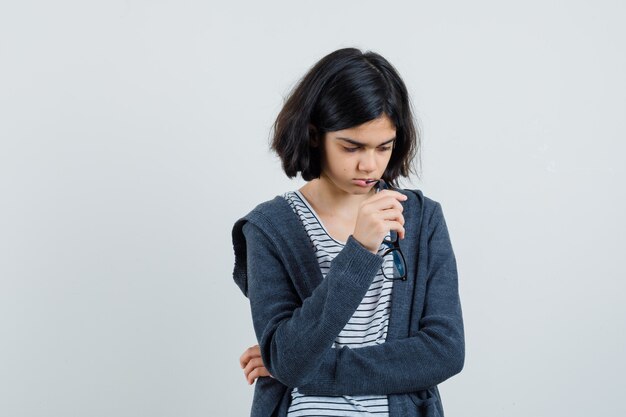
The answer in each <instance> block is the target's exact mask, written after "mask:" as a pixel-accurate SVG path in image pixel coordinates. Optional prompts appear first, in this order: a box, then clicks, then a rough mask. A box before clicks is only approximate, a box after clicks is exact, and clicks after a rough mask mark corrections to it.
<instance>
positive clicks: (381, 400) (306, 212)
mask: <svg viewBox="0 0 626 417" xmlns="http://www.w3.org/2000/svg"><path fill="white" fill-rule="evenodd" d="M283 197H284V198H285V199H286V200H287V202H289V205H291V208H292V209H293V211H294V212H295V213H296V214H297V215H298V217H299V218H300V220H301V221H302V224H303V225H304V228H305V229H306V232H307V234H308V235H309V238H310V239H311V243H312V244H313V247H314V249H315V255H316V256H317V261H318V263H319V266H320V269H321V271H322V275H323V276H324V277H326V273H327V272H328V270H329V269H330V263H331V261H332V260H333V259H334V258H335V256H336V255H337V254H338V253H339V252H341V250H342V249H343V247H344V245H345V242H339V241H337V240H335V239H333V238H332V237H331V236H330V234H329V233H328V232H327V230H326V228H325V227H324V225H323V224H322V222H321V220H320V218H319V216H317V214H316V213H315V211H314V210H313V208H312V207H311V205H310V204H309V202H308V201H307V200H306V199H305V198H304V196H303V195H302V193H300V192H299V191H291V192H288V193H285V194H284V195H283ZM385 249H386V248H385V247H384V246H383V245H381V248H380V252H382V251H384V250H385ZM380 252H379V253H380ZM383 268H387V269H386V271H388V272H389V273H390V274H391V273H393V258H392V256H391V255H388V256H387V257H386V258H385V260H384V262H383ZM392 283H393V281H391V280H386V279H384V277H383V274H382V269H381V270H380V271H379V272H378V275H376V278H374V281H373V282H372V285H371V286H370V288H369V290H368V291H367V293H366V294H365V297H363V300H362V301H361V304H360V305H359V307H358V308H357V309H356V311H355V312H354V313H353V315H352V317H351V318H350V320H349V321H348V323H347V324H346V325H345V327H344V328H343V329H342V330H341V332H340V333H339V335H338V336H337V338H336V339H335V342H334V343H333V347H334V348H342V347H344V346H347V347H349V348H351V349H356V348H360V347H364V346H371V345H375V344H380V343H384V342H385V338H386V337H387V328H388V324H389V315H390V313H391V289H392ZM287 414H288V416H289V417H305V416H309V417H313V416H316V417H317V416H352V417H354V416H360V417H363V416H374V415H375V416H379V417H388V416H389V408H388V401H387V396H386V395H367V396H363V395H359V396H350V395H343V396H336V397H329V396H313V395H303V394H300V393H299V392H298V388H294V389H293V390H292V392H291V404H290V406H289V411H288V413H287Z"/></svg>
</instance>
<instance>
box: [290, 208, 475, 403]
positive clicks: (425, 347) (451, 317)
mask: <svg viewBox="0 0 626 417" xmlns="http://www.w3.org/2000/svg"><path fill="white" fill-rule="evenodd" d="M430 224H431V226H429V229H428V230H431V232H430V236H429V239H428V252H429V256H428V264H427V284H426V285H427V287H426V295H425V297H426V298H425V304H424V311H423V315H422V318H421V320H420V322H419V331H418V332H416V334H413V335H411V337H408V338H406V339H401V340H393V341H389V342H386V343H383V344H380V345H375V346H368V347H363V348H359V349H348V348H343V349H329V350H327V351H326V352H325V354H324V356H323V358H322V363H321V366H320V368H319V369H318V375H317V377H316V378H315V380H313V381H311V382H310V383H308V384H306V385H304V386H301V387H299V388H298V390H299V391H300V392H302V393H303V394H315V395H369V394H380V395H384V394H400V393H406V392H415V391H419V390H421V389H426V388H428V387H432V386H434V385H437V384H439V383H440V382H442V381H444V380H446V379H448V378H449V377H451V376H453V375H455V374H457V373H458V372H460V371H461V369H462V368H463V363H464V358H465V344H464V335H463V319H462V315H461V304H460V300H459V294H458V282H457V268H456V260H455V257H454V252H453V251H452V245H451V243H450V237H449V235H448V230H447V227H446V223H445V220H444V217H443V213H442V211H441V206H440V205H439V204H437V206H436V208H435V211H434V213H433V216H432V218H431V220H430Z"/></svg>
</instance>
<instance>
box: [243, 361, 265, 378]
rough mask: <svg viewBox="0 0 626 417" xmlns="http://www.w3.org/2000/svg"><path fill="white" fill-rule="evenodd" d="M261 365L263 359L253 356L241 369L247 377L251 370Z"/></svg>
mask: <svg viewBox="0 0 626 417" xmlns="http://www.w3.org/2000/svg"><path fill="white" fill-rule="evenodd" d="M263 366H264V365H263V360H261V358H253V359H251V360H250V362H248V364H247V365H246V367H245V368H244V369H243V373H244V374H245V375H246V377H247V376H248V375H249V374H250V373H251V372H252V371H253V370H255V369H256V368H262V367H263Z"/></svg>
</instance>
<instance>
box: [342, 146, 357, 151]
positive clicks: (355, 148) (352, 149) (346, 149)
mask: <svg viewBox="0 0 626 417" xmlns="http://www.w3.org/2000/svg"><path fill="white" fill-rule="evenodd" d="M343 149H344V150H345V151H346V152H356V151H358V150H359V148H358V147H354V148H348V147H345V146H344V147H343Z"/></svg>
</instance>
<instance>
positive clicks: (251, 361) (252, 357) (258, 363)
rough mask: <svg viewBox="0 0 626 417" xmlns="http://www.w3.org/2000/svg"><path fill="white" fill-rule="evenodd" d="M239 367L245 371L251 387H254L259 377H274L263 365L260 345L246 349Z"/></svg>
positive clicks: (240, 359)
mask: <svg viewBox="0 0 626 417" xmlns="http://www.w3.org/2000/svg"><path fill="white" fill-rule="evenodd" d="M239 365H240V366H241V368H242V369H243V373H244V375H245V376H246V380H247V381H248V384H249V385H252V384H253V383H254V382H255V381H256V379H257V378H259V377H262V376H269V377H272V375H270V373H269V372H268V370H267V369H266V368H265V365H263V359H261V349H260V348H259V345H254V346H251V347H249V348H248V349H246V350H245V351H244V352H243V354H242V355H241V357H240V358H239ZM272 378H273V377H272Z"/></svg>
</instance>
